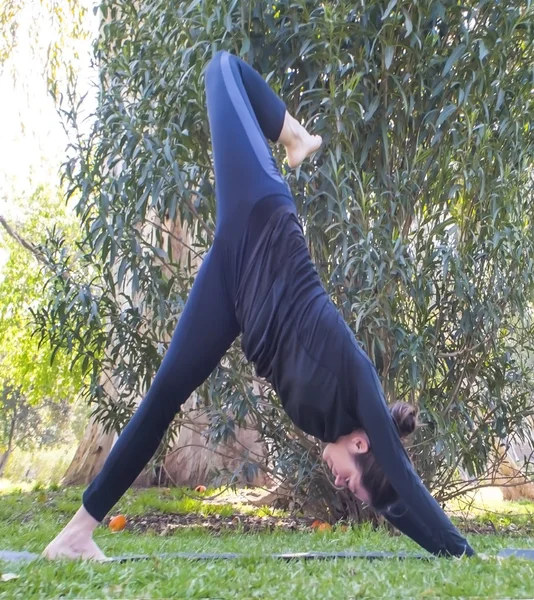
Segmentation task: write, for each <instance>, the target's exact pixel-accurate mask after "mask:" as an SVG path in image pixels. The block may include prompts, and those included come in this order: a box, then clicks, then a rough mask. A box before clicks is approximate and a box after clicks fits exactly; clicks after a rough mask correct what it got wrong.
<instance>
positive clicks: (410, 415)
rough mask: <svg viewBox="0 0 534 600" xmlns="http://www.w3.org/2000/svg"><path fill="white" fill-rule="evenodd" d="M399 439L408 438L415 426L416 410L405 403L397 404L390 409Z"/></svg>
mask: <svg viewBox="0 0 534 600" xmlns="http://www.w3.org/2000/svg"><path fill="white" fill-rule="evenodd" d="M389 410H390V412H391V416H392V417H393V420H394V421H395V423H396V425H397V429H398V430H399V435H400V437H401V438H403V437H407V436H409V435H410V434H411V433H413V432H414V431H415V428H416V426H417V409H416V408H415V406H412V405H411V404H407V403H406V402H397V403H395V404H394V405H393V406H392V407H391V408H390V409H389Z"/></svg>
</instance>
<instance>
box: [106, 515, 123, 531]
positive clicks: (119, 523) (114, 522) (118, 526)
mask: <svg viewBox="0 0 534 600" xmlns="http://www.w3.org/2000/svg"><path fill="white" fill-rule="evenodd" d="M125 527H126V517H125V516H124V515H117V516H116V517H113V518H112V519H111V520H110V521H109V528H110V529H111V531H122V530H123V529H124V528H125Z"/></svg>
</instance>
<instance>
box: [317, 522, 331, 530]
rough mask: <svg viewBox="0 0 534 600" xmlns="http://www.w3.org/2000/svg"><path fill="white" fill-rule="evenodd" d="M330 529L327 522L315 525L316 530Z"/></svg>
mask: <svg viewBox="0 0 534 600" xmlns="http://www.w3.org/2000/svg"><path fill="white" fill-rule="evenodd" d="M331 529H332V525H330V524H329V523H321V524H320V525H319V527H317V531H330V530H331Z"/></svg>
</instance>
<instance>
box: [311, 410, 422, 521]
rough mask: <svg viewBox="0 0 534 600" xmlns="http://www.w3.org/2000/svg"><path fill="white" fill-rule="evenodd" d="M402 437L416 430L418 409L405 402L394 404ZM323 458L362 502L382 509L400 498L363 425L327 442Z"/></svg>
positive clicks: (341, 483) (392, 413)
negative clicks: (386, 474) (379, 463)
mask: <svg viewBox="0 0 534 600" xmlns="http://www.w3.org/2000/svg"><path fill="white" fill-rule="evenodd" d="M390 412H391V416H392V417H393V420H394V421H395V423H396V425H397V429H398V431H399V435H400V437H401V438H403V437H407V436H409V435H410V434H411V433H413V432H414V430H415V427H416V425H417V410H416V409H415V408H414V407H413V406H412V405H411V404H406V403H404V402H397V403H396V404H394V405H393V406H392V407H391V408H390ZM323 459H324V460H325V462H326V463H327V464H328V466H329V467H330V470H331V471H332V473H333V474H334V477H335V478H336V479H335V484H336V485H337V486H339V487H348V488H349V489H350V490H351V492H352V493H353V494H354V495H355V496H357V497H358V498H359V499H360V500H361V501H362V502H365V503H366V504H369V505H371V506H373V507H374V508H376V509H382V508H385V507H386V506H389V505H391V504H393V503H394V502H395V501H396V500H397V493H396V492H395V490H394V488H393V486H392V485H391V484H390V483H389V481H388V480H387V479H386V476H385V475H384V472H383V471H382V469H381V468H380V466H379V465H378V463H377V462H376V460H375V457H374V454H373V452H372V448H371V445H370V443H369V438H368V437H367V434H366V433H365V431H364V430H363V429H357V430H355V431H353V432H352V433H349V434H348V435H344V436H341V437H340V438H339V439H338V440H336V442H334V443H332V444H327V445H326V448H325V449H324V452H323Z"/></svg>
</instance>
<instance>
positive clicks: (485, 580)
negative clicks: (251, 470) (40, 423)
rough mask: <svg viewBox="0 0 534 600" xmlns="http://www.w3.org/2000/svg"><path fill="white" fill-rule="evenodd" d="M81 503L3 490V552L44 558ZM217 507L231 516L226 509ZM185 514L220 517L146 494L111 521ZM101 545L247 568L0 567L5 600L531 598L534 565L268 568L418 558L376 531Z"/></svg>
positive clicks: (130, 538)
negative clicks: (232, 557)
mask: <svg viewBox="0 0 534 600" xmlns="http://www.w3.org/2000/svg"><path fill="white" fill-rule="evenodd" d="M0 493H2V492H0ZM81 493H82V490H81V489H79V488H74V489H67V490H62V491H59V492H58V491H54V490H49V489H45V490H36V491H21V492H17V493H13V492H12V491H9V490H7V491H6V490H4V492H3V493H2V495H1V496H0V548H2V549H11V550H29V551H32V552H40V551H41V550H42V549H43V548H44V546H45V545H46V544H47V543H48V542H49V541H50V540H51V539H52V538H53V537H54V535H55V534H56V533H57V532H58V531H59V530H60V529H61V528H62V526H63V525H64V524H65V523H66V522H67V521H68V519H69V518H70V516H71V515H72V513H73V512H74V511H75V510H76V509H77V508H78V506H79V502H80V498H81ZM192 495H193V496H194V494H192ZM170 506H172V510H171V509H170V508H169V507H170ZM220 506H222V507H225V505H224V503H222V504H221V505H220ZM187 507H189V508H190V509H191V510H194V511H195V512H203V511H205V510H212V508H213V507H212V506H211V505H203V504H202V502H201V501H200V500H199V499H198V498H196V499H194V500H191V499H190V498H189V496H188V494H187V493H185V492H184V491H183V490H170V491H165V492H162V491H161V490H148V491H143V492H139V491H129V492H128V493H127V494H126V496H125V497H124V498H123V499H122V500H121V502H120V503H119V505H118V506H117V507H116V509H115V510H114V511H113V512H114V513H117V512H124V513H125V514H126V515H133V514H142V512H143V511H144V510H151V511H154V510H161V509H162V508H163V509H166V510H167V512H172V511H173V510H175V509H176V508H178V509H179V510H182V509H185V508H187ZM226 510H229V506H228V505H226ZM218 514H221V512H220V509H219V512H218ZM468 537H469V539H470V542H471V543H472V544H473V546H474V547H475V548H476V549H477V550H478V551H480V552H488V553H495V552H496V551H498V550H499V549H500V548H504V547H509V546H512V547H530V548H534V539H533V538H517V537H515V538H513V539H510V538H506V537H503V536H497V535H495V536H475V535H471V536H468ZM95 539H96V541H97V543H98V544H99V545H100V547H101V548H102V549H103V550H104V552H105V553H106V554H108V555H116V554H130V553H131V554H139V553H148V554H155V553H158V552H183V551H191V552H239V553H242V554H244V555H246V558H244V559H242V560H238V561H230V562H224V561H212V562H191V561H186V560H161V559H156V558H154V559H151V560H149V561H147V562H139V563H126V564H99V563H90V562H80V561H77V562H69V561H56V562H48V561H44V560H41V561H39V562H37V563H31V564H23V563H2V562H0V572H2V573H6V572H11V573H16V574H17V575H19V579H16V580H12V581H9V582H5V583H2V582H0V598H23V599H24V600H27V599H37V598H39V599H42V598H58V597H61V598H228V599H230V598H276V599H284V598H296V599H306V600H309V599H312V598H321V599H325V598H356V597H358V598H377V597H381V598H436V597H439V598H442V597H463V598H467V597H468V598H474V597H477V598H532V597H534V562H530V561H525V560H519V559H508V560H506V561H501V562H499V561H497V560H482V559H480V558H475V559H461V560H456V559H454V560H447V559H440V560H436V561H429V562H421V561H415V560H407V561H397V560H392V561H389V560H388V561H380V562H378V561H376V562H366V561H363V560H353V561H348V560H336V561H328V562H304V561H297V562H281V561H275V560H272V559H268V558H266V555H267V554H270V553H272V552H283V551H294V552H302V551H306V550H322V551H338V550H394V551H396V550H407V551H417V550H418V549H417V547H416V546H415V545H414V544H413V543H412V542H410V540H408V539H407V538H404V537H394V536H391V535H389V534H387V533H386V532H383V531H373V530H372V529H371V528H370V527H369V526H362V527H359V528H357V529H354V530H350V529H349V530H348V531H346V532H343V531H340V530H333V531H332V532H326V533H317V532H310V533H302V532H298V533H292V532H285V531H276V532H274V533H264V534H243V533H236V532H221V533H220V534H217V535H215V534H210V533H209V532H206V531H204V530H199V529H193V530H184V529H180V530H177V531H176V532H175V533H174V535H168V536H163V537H162V536H159V535H154V534H143V535H140V534H136V533H132V532H128V531H123V532H120V533H111V532H110V531H109V530H107V529H105V528H104V527H101V528H99V529H98V530H97V532H96V534H95Z"/></svg>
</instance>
